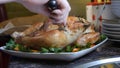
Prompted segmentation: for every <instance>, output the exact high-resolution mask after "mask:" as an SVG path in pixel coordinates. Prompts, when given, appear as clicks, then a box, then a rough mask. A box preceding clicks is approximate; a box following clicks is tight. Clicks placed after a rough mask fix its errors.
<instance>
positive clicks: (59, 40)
mask: <svg viewBox="0 0 120 68" xmlns="http://www.w3.org/2000/svg"><path fill="white" fill-rule="evenodd" d="M12 37H13V38H14V40H15V42H16V43H19V44H22V45H24V46H26V47H30V48H32V49H40V48H41V47H46V48H49V47H59V48H64V47H66V46H68V45H70V44H77V45H78V46H85V45H86V44H87V43H95V42H96V41H97V40H98V39H99V37H100V33H99V32H96V31H95V30H94V25H92V24H90V23H89V22H88V21H86V20H85V19H83V18H78V17H74V16H69V17H68V19H67V25H66V27H64V28H63V27H62V26H61V25H55V24H52V23H50V21H48V22H46V23H43V22H40V23H37V24H34V25H32V26H31V27H29V28H28V29H26V30H25V31H23V32H14V33H13V34H12Z"/></svg>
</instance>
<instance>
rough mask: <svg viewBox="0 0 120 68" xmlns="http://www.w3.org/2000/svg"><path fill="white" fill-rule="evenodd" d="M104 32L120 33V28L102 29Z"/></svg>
mask: <svg viewBox="0 0 120 68" xmlns="http://www.w3.org/2000/svg"><path fill="white" fill-rule="evenodd" d="M102 30H107V31H114V32H120V28H106V27H102Z"/></svg>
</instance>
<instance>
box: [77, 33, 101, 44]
mask: <svg viewBox="0 0 120 68" xmlns="http://www.w3.org/2000/svg"><path fill="white" fill-rule="evenodd" d="M99 38H100V33H99V32H90V33H87V34H83V35H82V36H79V37H78V39H77V40H76V42H75V44H77V45H78V46H85V45H87V43H91V44H93V43H95V42H96V41H97V40H98V39H99Z"/></svg>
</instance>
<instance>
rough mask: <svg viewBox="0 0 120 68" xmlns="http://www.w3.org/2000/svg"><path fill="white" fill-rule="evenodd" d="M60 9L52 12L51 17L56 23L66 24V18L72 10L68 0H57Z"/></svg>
mask: <svg viewBox="0 0 120 68" xmlns="http://www.w3.org/2000/svg"><path fill="white" fill-rule="evenodd" d="M57 1H58V6H59V9H57V10H54V11H52V12H51V15H50V18H51V19H52V20H53V22H54V23H56V24H60V23H62V24H64V25H66V20H67V17H68V15H69V12H70V10H71V7H70V5H69V3H68V2H67V0H57Z"/></svg>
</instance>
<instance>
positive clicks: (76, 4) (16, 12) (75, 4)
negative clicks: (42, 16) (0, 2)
mask: <svg viewBox="0 0 120 68" xmlns="http://www.w3.org/2000/svg"><path fill="white" fill-rule="evenodd" d="M68 1H69V3H70V5H71V8H72V9H71V12H70V15H76V16H81V17H84V18H86V4H87V3H88V2H90V1H91V0H68ZM5 7H6V10H7V15H8V19H11V18H16V17H24V16H32V15H36V14H35V13H32V12H30V11H28V10H27V9H26V8H24V7H23V6H22V5H21V4H18V3H7V4H5ZM74 10H75V11H74Z"/></svg>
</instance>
